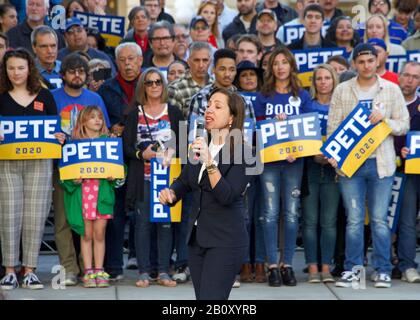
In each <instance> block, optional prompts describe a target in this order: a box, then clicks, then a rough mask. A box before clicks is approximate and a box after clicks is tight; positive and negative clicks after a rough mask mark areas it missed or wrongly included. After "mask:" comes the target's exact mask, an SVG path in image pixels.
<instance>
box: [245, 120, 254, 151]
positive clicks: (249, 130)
mask: <svg viewBox="0 0 420 320" xmlns="http://www.w3.org/2000/svg"><path fill="white" fill-rule="evenodd" d="M254 132H255V121H254V119H251V118H245V121H244V142H246V143H248V144H251V145H252V140H253V139H252V137H253V135H254Z"/></svg>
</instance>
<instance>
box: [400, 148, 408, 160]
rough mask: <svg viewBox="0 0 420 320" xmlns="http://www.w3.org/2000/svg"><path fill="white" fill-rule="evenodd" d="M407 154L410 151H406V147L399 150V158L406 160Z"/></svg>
mask: <svg viewBox="0 0 420 320" xmlns="http://www.w3.org/2000/svg"><path fill="white" fill-rule="evenodd" d="M409 153H410V149H408V148H407V147H404V148H402V149H401V157H403V159H405V158H407V156H408V154H409Z"/></svg>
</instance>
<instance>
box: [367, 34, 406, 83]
mask: <svg viewBox="0 0 420 320" xmlns="http://www.w3.org/2000/svg"><path fill="white" fill-rule="evenodd" d="M367 43H370V44H371V45H372V46H373V47H374V48H375V49H376V52H377V53H378V69H377V70H376V73H377V74H378V75H379V76H380V77H381V78H382V79H385V80H388V81H391V82H393V83H395V84H397V85H398V84H399V82H398V74H396V73H394V72H391V71H388V70H386V69H385V65H386V60H387V59H388V56H389V53H388V50H387V46H386V43H385V41H384V40H383V39H379V38H370V39H368V41H367Z"/></svg>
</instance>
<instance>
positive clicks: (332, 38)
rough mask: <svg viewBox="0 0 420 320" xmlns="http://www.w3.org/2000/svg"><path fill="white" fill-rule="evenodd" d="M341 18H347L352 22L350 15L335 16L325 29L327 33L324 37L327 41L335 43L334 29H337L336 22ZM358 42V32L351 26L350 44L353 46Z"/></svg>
mask: <svg viewBox="0 0 420 320" xmlns="http://www.w3.org/2000/svg"><path fill="white" fill-rule="evenodd" d="M341 20H347V21H350V23H352V21H351V18H350V17H345V16H340V17H337V18H335V19H334V20H333V21H332V22H331V25H330V27H329V28H328V30H327V34H326V35H325V38H326V39H327V40H329V41H332V42H334V43H335V44H337V37H336V31H337V26H338V23H339V22H340V21H341ZM359 43H360V36H359V32H357V30H354V28H353V39H351V42H350V44H351V46H352V47H353V48H354V47H355V46H357V45H358V44H359Z"/></svg>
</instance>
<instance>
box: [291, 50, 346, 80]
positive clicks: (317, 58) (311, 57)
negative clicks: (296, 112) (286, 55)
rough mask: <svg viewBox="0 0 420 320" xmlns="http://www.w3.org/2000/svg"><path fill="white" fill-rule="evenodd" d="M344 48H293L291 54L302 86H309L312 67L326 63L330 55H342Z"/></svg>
mask: <svg viewBox="0 0 420 320" xmlns="http://www.w3.org/2000/svg"><path fill="white" fill-rule="evenodd" d="M345 51H346V50H345V49H344V48H323V49H307V50H293V51H292V52H293V55H294V56H295V60H296V63H297V67H298V69H299V75H298V77H299V79H300V81H301V82H302V85H303V86H304V87H310V86H311V81H312V75H313V71H314V69H315V68H316V67H317V66H319V65H320V64H323V63H326V62H327V60H328V58H329V57H331V56H343V55H344V54H345Z"/></svg>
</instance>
